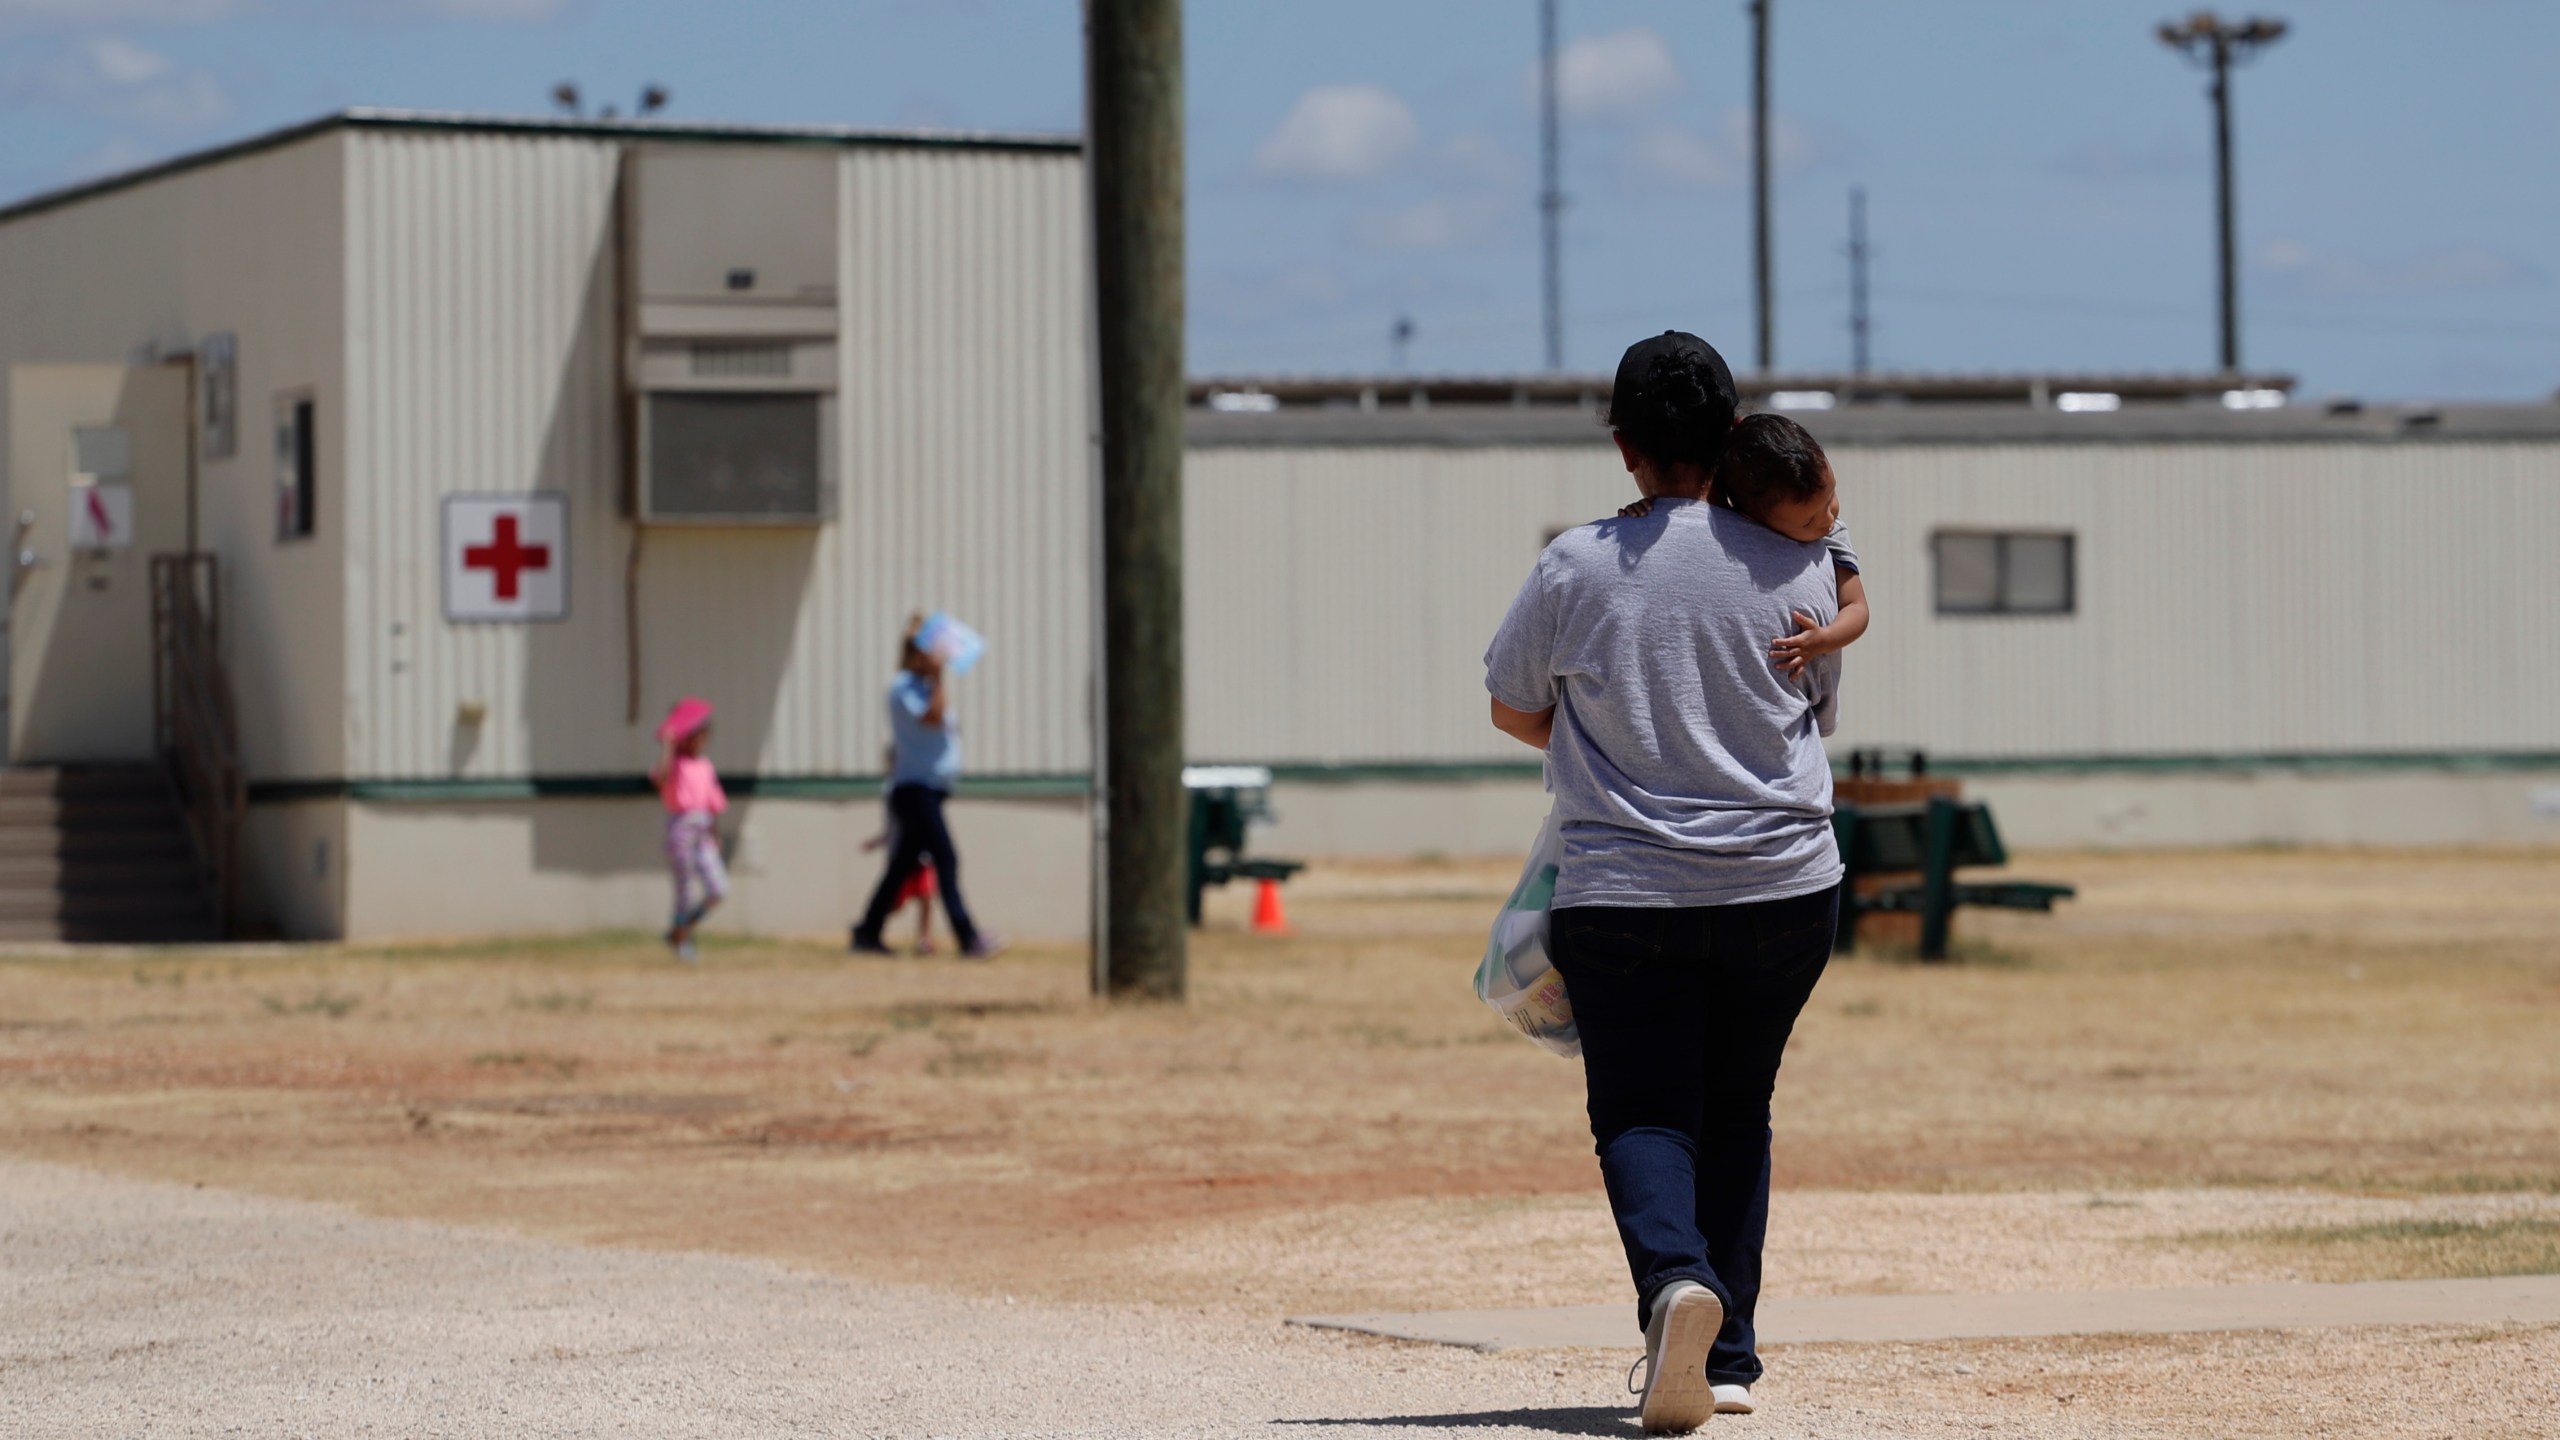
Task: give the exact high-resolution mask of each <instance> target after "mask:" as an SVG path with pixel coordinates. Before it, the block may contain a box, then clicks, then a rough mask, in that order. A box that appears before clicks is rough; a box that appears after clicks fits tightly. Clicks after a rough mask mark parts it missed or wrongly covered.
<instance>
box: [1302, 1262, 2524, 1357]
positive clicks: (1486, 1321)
mask: <svg viewBox="0 0 2560 1440" xmlns="http://www.w3.org/2000/svg"><path fill="white" fill-rule="evenodd" d="M1291 1323H1292V1324H1297V1325H1311V1326H1315V1327H1318V1328H1321V1329H1328V1330H1356V1331H1359V1332H1361V1333H1362V1334H1367V1335H1385V1336H1390V1337H1392V1338H1395V1339H1399V1340H1425V1341H1430V1342H1432V1343H1435V1344H1440V1345H1463V1346H1466V1347H1468V1348H1469V1349H1474V1350H1487V1351H1492V1350H1519V1349H1570V1348H1576V1347H1606V1348H1616V1347H1634V1346H1636V1345H1638V1344H1640V1343H1642V1338H1643V1337H1642V1335H1641V1334H1640V1332H1639V1331H1638V1330H1637V1328H1636V1316H1635V1306H1634V1305H1633V1304H1632V1303H1630V1304H1624V1305H1560V1306H1552V1307H1548V1308H1545V1309H1534V1310H1425V1311H1417V1312H1412V1313H1406V1314H1396V1313H1391V1312H1383V1311H1382V1312H1376V1313H1370V1314H1361V1315H1305V1316H1298V1317H1294V1318H1293V1319H1292V1321H1291ZM2511 1323H2523V1324H2550V1323H2560V1275H2517V1276H2503V1277H2499V1278H2495V1279H2487V1280H2372V1281H2365V1282H2362V1283H2360V1284H2353V1285H2309V1284H2300V1283H2283V1284H2270V1285H2204V1286H2194V1287H2188V1288H2180V1289H2162V1290H2084V1291H2074V1292H2053V1291H2020V1292H2013V1293H2006V1294H1987V1295H1809V1296H1802V1297H1798V1298H1795V1299H1772V1300H1763V1301H1761V1302H1760V1314H1759V1330H1760V1338H1761V1340H1763V1341H1764V1342H1767V1343H1770V1344H1779V1345H1785V1344H1797V1345H1801V1344H1810V1343H1821V1342H1826V1341H1828V1342H1848V1343H1874V1342H1878V1341H1897V1340H1899V1341H1916V1340H1969V1339H2005V1338H2016V1337H2026V1336H2038V1335H2136V1334H2139V1335H2158V1334H2172V1333H2178V1332H2184V1331H2198V1330H2299V1329H2315V1328H2320V1327H2324V1326H2337V1325H2496V1324H2511Z"/></svg>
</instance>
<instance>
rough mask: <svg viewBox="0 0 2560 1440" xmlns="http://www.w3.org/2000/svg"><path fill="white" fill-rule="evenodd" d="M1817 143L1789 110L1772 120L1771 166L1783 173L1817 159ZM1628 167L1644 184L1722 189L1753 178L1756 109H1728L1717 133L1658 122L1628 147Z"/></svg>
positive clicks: (1632, 176)
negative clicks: (1792, 116) (1752, 137)
mask: <svg viewBox="0 0 2560 1440" xmlns="http://www.w3.org/2000/svg"><path fill="white" fill-rule="evenodd" d="M1816 148H1817V147H1816V146H1815V144H1814V142H1813V137H1812V135H1810V134H1809V133H1807V132H1806V130H1805V129H1804V127H1803V126H1801V125H1798V124H1796V123H1795V122H1794V121H1792V120H1789V119H1788V118H1787V117H1786V116H1784V115H1777V116H1772V117H1771V118H1770V122H1769V166H1770V168H1771V169H1772V170H1774V171H1775V172H1776V173H1778V174H1780V175H1785V174H1788V173H1790V172H1793V171H1797V170H1801V169H1803V168H1804V167H1805V166H1807V165H1809V164H1811V163H1812V162H1813V159H1814V155H1815V151H1816ZM1626 163H1627V171H1628V174H1629V176H1630V178H1632V179H1634V180H1636V181H1637V182H1638V183H1641V184H1654V185H1672V186H1680V187H1685V188H1690V189H1699V190H1722V189H1727V188H1730V187H1732V186H1736V185H1742V184H1745V183H1747V182H1748V181H1749V180H1750V178H1751V112H1749V111H1747V110H1744V109H1743V108H1742V107H1740V106H1738V105H1737V106H1732V107H1730V108H1728V109H1727V110H1726V111H1725V112H1724V115H1723V117H1722V123H1720V124H1719V125H1718V126H1717V127H1716V128H1715V130H1714V131H1713V132H1712V133H1708V132H1702V131H1697V130H1692V129H1690V128H1688V127H1687V126H1683V125H1672V124H1668V123H1657V124H1652V125H1648V126H1646V127H1645V128H1644V129H1642V130H1640V131H1638V132H1637V134H1636V137H1635V140H1634V142H1633V143H1632V144H1630V145H1629V146H1628V148H1627V153H1626Z"/></svg>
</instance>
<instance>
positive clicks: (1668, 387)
mask: <svg viewBox="0 0 2560 1440" xmlns="http://www.w3.org/2000/svg"><path fill="white" fill-rule="evenodd" d="M1630 358H1634V357H1630ZM1627 368H1632V367H1622V368H1621V370H1620V372H1619V381H1618V385H1617V387H1616V389H1615V390H1614V391H1613V392H1612V393H1611V394H1610V396H1609V414H1608V422H1609V426H1610V428H1611V429H1614V430H1616V431H1617V432H1618V433H1620V434H1622V435H1624V436H1626V437H1627V443H1629V444H1631V445H1633V446H1634V447H1635V448H1636V450H1637V451H1638V453H1640V454H1642V455H1644V456H1645V457H1646V458H1648V459H1650V460H1653V461H1654V462H1656V463H1657V464H1678V463H1681V462H1683V461H1694V462H1696V463H1698V464H1700V465H1705V466H1708V467H1710V468H1712V467H1713V466H1714V465H1715V463H1716V460H1717V457H1719V456H1721V455H1722V454H1723V453H1724V447H1725V437H1726V436H1727V435H1729V434H1730V433H1731V432H1732V430H1733V381H1732V379H1731V377H1730V376H1729V375H1727V374H1726V373H1725V371H1724V363H1723V361H1721V360H1720V359H1718V358H1716V354H1715V352H1714V351H1713V350H1709V349H1706V348H1705V346H1704V345H1703V344H1701V345H1700V346H1699V347H1698V348H1697V349H1695V350H1689V349H1668V348H1666V349H1665V350H1663V351H1662V352H1660V353H1656V354H1654V355H1652V356H1650V357H1648V358H1645V359H1644V360H1643V368H1642V370H1641V372H1640V373H1639V374H1638V375H1636V376H1630V375H1628V374H1627V373H1626V371H1627ZM1630 380H1633V381H1634V383H1632V384H1630V383H1628V382H1629V381H1630Z"/></svg>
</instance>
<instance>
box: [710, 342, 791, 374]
mask: <svg viewBox="0 0 2560 1440" xmlns="http://www.w3.org/2000/svg"><path fill="white" fill-rule="evenodd" d="M693 373H694V376H695V378H697V379H702V380H750V379H755V380H770V379H776V378H788V377H789V376H790V374H791V347H790V346H788V345H758V344H731V345H717V344H702V343H696V344H695V345H694V347H693Z"/></svg>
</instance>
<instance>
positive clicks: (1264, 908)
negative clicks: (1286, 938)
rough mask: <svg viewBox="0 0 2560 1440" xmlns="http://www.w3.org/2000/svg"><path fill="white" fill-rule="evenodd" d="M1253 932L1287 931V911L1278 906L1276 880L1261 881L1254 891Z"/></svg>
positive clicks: (1280, 933) (1283, 933) (1275, 932)
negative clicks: (1258, 887) (1259, 886)
mask: <svg viewBox="0 0 2560 1440" xmlns="http://www.w3.org/2000/svg"><path fill="white" fill-rule="evenodd" d="M1253 933H1255V934H1257V935H1286V934H1288V933H1289V912H1287V911H1285V910H1283V909H1281V908H1280V882H1279V881H1277V880H1264V881H1262V882H1261V888H1260V889H1258V890H1256V891H1255V892H1254V895H1253Z"/></svg>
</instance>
